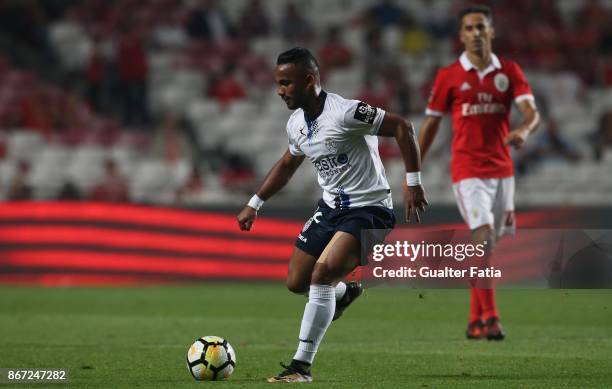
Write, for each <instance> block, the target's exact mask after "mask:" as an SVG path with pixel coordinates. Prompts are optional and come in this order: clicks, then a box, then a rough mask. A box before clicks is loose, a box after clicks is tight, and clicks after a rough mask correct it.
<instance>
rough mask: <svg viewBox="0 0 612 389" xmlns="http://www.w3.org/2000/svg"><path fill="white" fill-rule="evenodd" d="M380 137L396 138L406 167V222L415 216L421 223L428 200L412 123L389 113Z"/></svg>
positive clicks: (381, 128)
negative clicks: (420, 215)
mask: <svg viewBox="0 0 612 389" xmlns="http://www.w3.org/2000/svg"><path fill="white" fill-rule="evenodd" d="M378 135H379V136H386V137H394V138H395V140H396V141H397V145H398V146H399V149H400V153H401V154H402V157H403V158H404V165H405V166H406V186H405V187H404V206H405V207H406V221H410V219H411V217H412V216H414V217H415V220H416V222H417V223H420V222H421V218H420V217H419V210H421V211H425V206H426V205H427V200H426V199H425V189H423V186H422V185H421V155H420V151H419V145H418V144H417V141H416V137H415V136H414V128H413V127H412V123H410V122H408V121H406V120H405V119H403V118H401V117H400V116H398V115H395V114H393V113H390V112H387V113H386V114H385V118H384V120H383V122H382V124H381V125H380V129H379V130H378Z"/></svg>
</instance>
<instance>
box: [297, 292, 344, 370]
mask: <svg viewBox="0 0 612 389" xmlns="http://www.w3.org/2000/svg"><path fill="white" fill-rule="evenodd" d="M335 310H336V298H335V292H334V287H333V286H331V285H310V293H309V294H308V303H306V308H304V316H303V317H302V326H301V327H300V338H299V339H300V342H299V343H298V348H297V352H296V353H295V355H294V357H293V359H296V360H298V361H302V362H306V363H310V364H312V361H313V360H314V357H315V354H316V353H317V350H318V349H319V344H320V343H321V340H322V339H323V335H325V331H326V330H327V328H328V327H329V325H330V324H331V322H332V319H333V317H334V311H335Z"/></svg>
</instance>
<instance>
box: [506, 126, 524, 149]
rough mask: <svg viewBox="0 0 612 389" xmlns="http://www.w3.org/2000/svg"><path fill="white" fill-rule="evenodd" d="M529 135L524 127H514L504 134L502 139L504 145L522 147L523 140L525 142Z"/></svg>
mask: <svg viewBox="0 0 612 389" xmlns="http://www.w3.org/2000/svg"><path fill="white" fill-rule="evenodd" d="M528 137H529V131H528V130H527V129H525V128H521V127H519V128H516V129H514V130H512V131H510V132H509V133H508V135H506V138H505V139H504V145H506V146H512V147H514V148H515V149H517V150H518V149H520V148H521V147H523V145H524V144H525V142H527V138H528Z"/></svg>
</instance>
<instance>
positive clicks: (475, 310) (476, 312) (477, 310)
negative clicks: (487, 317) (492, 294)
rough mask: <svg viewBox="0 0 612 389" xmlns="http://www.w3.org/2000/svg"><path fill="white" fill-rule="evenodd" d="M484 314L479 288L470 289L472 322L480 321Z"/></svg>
mask: <svg viewBox="0 0 612 389" xmlns="http://www.w3.org/2000/svg"><path fill="white" fill-rule="evenodd" d="M480 316H482V307H481V305H480V298H479V297H478V289H474V288H471V289H470V323H474V322H475V321H480Z"/></svg>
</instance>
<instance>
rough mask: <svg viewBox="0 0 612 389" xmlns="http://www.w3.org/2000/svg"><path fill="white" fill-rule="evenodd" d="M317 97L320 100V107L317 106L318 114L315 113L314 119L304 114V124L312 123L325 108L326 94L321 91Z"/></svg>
mask: <svg viewBox="0 0 612 389" xmlns="http://www.w3.org/2000/svg"><path fill="white" fill-rule="evenodd" d="M319 97H320V98H321V105H320V106H319V112H317V114H316V115H315V116H314V117H308V116H306V112H304V120H306V123H308V122H314V121H315V120H317V118H318V117H319V116H321V114H322V113H323V109H324V108H325V101H326V100H327V92H325V91H324V90H322V89H321V92H319Z"/></svg>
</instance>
